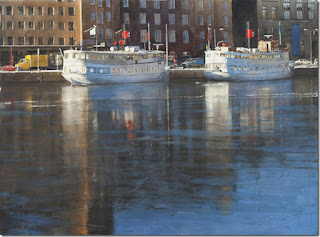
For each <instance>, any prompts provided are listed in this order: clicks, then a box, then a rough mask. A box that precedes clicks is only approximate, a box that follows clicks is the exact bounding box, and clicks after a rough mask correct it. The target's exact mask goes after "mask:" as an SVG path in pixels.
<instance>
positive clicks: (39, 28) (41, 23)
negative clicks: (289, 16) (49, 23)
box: [38, 21, 44, 30]
mask: <svg viewBox="0 0 320 237" xmlns="http://www.w3.org/2000/svg"><path fill="white" fill-rule="evenodd" d="M43 29H44V23H43V21H38V30H43Z"/></svg>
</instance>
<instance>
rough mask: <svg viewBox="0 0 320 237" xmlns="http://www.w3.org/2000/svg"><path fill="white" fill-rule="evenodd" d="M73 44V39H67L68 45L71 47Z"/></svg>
mask: <svg viewBox="0 0 320 237" xmlns="http://www.w3.org/2000/svg"><path fill="white" fill-rule="evenodd" d="M73 42H74V40H73V37H69V45H73Z"/></svg>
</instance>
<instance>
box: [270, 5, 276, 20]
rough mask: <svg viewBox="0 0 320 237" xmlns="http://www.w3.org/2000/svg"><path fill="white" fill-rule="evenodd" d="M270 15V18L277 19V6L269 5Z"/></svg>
mask: <svg viewBox="0 0 320 237" xmlns="http://www.w3.org/2000/svg"><path fill="white" fill-rule="evenodd" d="M271 15H272V19H273V20H276V19H277V8H276V7H274V6H273V7H271Z"/></svg>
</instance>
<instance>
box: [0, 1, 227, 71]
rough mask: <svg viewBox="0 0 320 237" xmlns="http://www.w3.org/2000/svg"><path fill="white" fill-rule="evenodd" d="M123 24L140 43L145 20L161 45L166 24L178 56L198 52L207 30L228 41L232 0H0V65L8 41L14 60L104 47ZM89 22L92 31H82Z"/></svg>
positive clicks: (5, 59)
mask: <svg viewBox="0 0 320 237" xmlns="http://www.w3.org/2000/svg"><path fill="white" fill-rule="evenodd" d="M123 24H125V25H126V27H128V28H129V30H130V32H131V44H132V45H139V46H140V47H145V48H147V47H148V46H147V32H148V24H149V26H150V28H149V29H150V40H151V42H152V45H153V44H163V46H161V48H160V49H162V50H164V49H165V41H166V30H165V25H166V24H167V25H168V39H169V51H175V52H176V54H177V56H178V57H180V56H181V55H182V53H183V52H189V53H190V54H191V55H192V56H203V55H204V50H206V44H207V34H208V32H209V34H210V45H211V47H213V45H214V42H218V41H221V40H224V41H225V42H227V43H228V44H229V45H231V46H233V31H232V0H224V1H217V0H152V1H151V0H16V1H10V0H3V1H1V2H0V29H1V31H0V52H1V57H0V65H3V64H5V63H6V64H7V63H8V60H9V56H8V55H9V51H10V47H13V52H14V58H15V61H17V60H18V59H19V58H22V57H24V55H26V54H36V52H37V49H38V48H39V49H40V52H41V53H50V52H55V53H57V52H59V49H61V50H64V49H67V48H70V47H77V48H79V47H83V48H92V47H93V46H94V45H96V44H98V45H101V48H102V49H106V48H108V47H110V46H112V45H113V42H114V41H115V40H116V41H119V40H120V39H121V32H119V30H120V29H122V26H123ZM93 26H96V35H95V36H93V35H90V33H89V31H88V30H89V29H90V28H92V27H93ZM209 28H210V30H209ZM219 29H220V30H219ZM214 33H215V34H214ZM153 48H155V47H154V46H153Z"/></svg>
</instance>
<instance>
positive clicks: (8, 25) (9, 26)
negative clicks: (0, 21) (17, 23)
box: [7, 21, 13, 30]
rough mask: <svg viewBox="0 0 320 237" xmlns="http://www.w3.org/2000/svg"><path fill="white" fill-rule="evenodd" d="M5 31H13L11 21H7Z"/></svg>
mask: <svg viewBox="0 0 320 237" xmlns="http://www.w3.org/2000/svg"><path fill="white" fill-rule="evenodd" d="M7 29H8V30H12V29H13V24H12V21H7Z"/></svg>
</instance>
